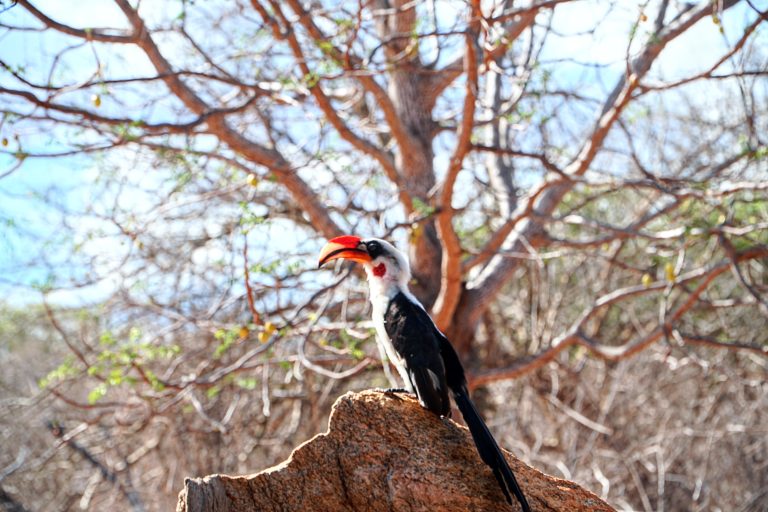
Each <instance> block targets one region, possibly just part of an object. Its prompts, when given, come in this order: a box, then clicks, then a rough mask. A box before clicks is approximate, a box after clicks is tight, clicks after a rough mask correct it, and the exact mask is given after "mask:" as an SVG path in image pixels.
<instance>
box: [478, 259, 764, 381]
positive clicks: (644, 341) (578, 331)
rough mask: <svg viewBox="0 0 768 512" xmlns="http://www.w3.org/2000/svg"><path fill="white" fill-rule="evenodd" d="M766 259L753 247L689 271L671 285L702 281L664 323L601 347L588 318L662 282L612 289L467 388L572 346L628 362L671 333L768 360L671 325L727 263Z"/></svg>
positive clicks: (509, 375) (752, 348) (526, 369)
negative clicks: (551, 335) (557, 331)
mask: <svg viewBox="0 0 768 512" xmlns="http://www.w3.org/2000/svg"><path fill="white" fill-rule="evenodd" d="M767 256H768V247H765V246H763V247H755V248H752V249H748V250H746V251H743V252H741V253H739V254H737V255H735V256H734V258H735V259H734V260H731V258H728V259H727V260H725V261H721V262H719V263H717V264H715V265H713V266H711V267H709V268H708V269H700V270H697V271H693V272H689V273H688V274H686V275H683V276H680V277H679V278H678V279H677V280H676V281H675V282H674V283H673V286H679V285H681V284H685V283H688V282H691V281H693V280H695V279H702V281H701V282H700V283H699V284H698V286H696V288H695V289H694V290H693V291H692V292H691V294H690V295H689V297H688V299H687V300H686V301H685V302H684V303H683V304H681V305H680V306H679V307H678V308H677V309H676V310H675V311H673V312H672V313H671V314H669V315H667V316H666V318H665V322H664V323H663V324H660V325H658V326H657V327H656V328H655V329H653V330H652V331H651V332H650V333H649V334H646V335H645V336H642V337H640V338H639V339H636V340H630V341H627V342H626V343H624V344H622V345H619V346H613V345H605V344H602V343H600V342H599V341H597V340H594V339H593V338H591V337H589V336H588V335H587V334H586V333H585V332H584V329H585V328H586V324H587V322H588V321H589V319H590V318H592V317H593V316H594V315H595V314H597V313H598V311H599V310H600V309H602V308H604V307H605V306H608V305H611V304H615V303H617V302H619V301H621V300H624V299H627V298H630V297H634V296H636V295H640V294H644V293H650V292H652V291H657V290H660V289H664V288H666V284H665V283H657V284H655V285H651V286H649V287H645V286H634V287H630V288H625V289H622V290H615V291H614V292H611V293H609V294H607V295H604V296H603V297H601V298H599V299H597V300H596V301H595V303H594V305H593V306H592V308H590V309H589V310H587V311H585V312H584V313H583V314H582V315H581V317H580V318H579V320H577V321H576V322H575V323H574V324H573V325H572V326H571V328H570V329H568V331H567V332H565V333H563V334H561V335H560V336H558V337H557V338H555V339H554V340H553V341H552V345H551V346H550V347H548V348H546V349H544V350H542V351H540V352H538V353H536V354H533V355H530V356H526V357H523V358H521V359H519V360H517V361H515V362H514V364H512V365H510V366H508V367H505V368H496V369H493V370H488V371H484V372H480V373H476V374H474V375H471V376H470V377H469V381H470V387H479V386H483V385H486V384H490V383H492V382H497V381H501V380H509V379H514V378H517V377H520V376H522V375H525V374H527V373H530V372H532V371H535V370H537V369H538V368H541V367H542V366H544V365H545V364H547V363H548V362H550V361H552V360H554V359H555V357H556V356H557V355H558V354H559V353H561V352H562V351H564V350H566V349H568V348H570V347H573V346H577V345H578V346H581V347H584V348H585V349H587V351H589V353H591V354H592V355H593V356H595V357H597V358H599V359H603V360H605V361H620V360H622V359H628V358H630V357H632V356H634V355H636V354H638V353H640V352H642V351H643V350H645V349H647V348H649V347H650V346H652V345H653V344H654V343H656V342H658V341H659V340H661V339H662V338H664V337H665V336H667V335H668V334H669V333H670V332H674V334H675V338H676V339H677V340H678V341H680V340H682V342H684V343H689V344H695V345H704V346H709V347H713V348H724V349H728V350H740V351H748V352H751V353H754V354H757V355H760V356H764V357H768V346H758V345H754V344H750V343H744V342H740V341H733V342H725V341H719V340H716V339H714V338H711V337H709V336H702V335H698V334H684V333H681V332H679V331H677V330H676V327H675V324H676V322H677V321H678V320H680V318H682V316H683V315H684V314H685V313H687V312H688V311H689V310H690V309H691V308H692V307H693V306H694V305H695V304H696V303H697V301H698V299H699V297H700V296H701V294H702V293H703V292H704V291H705V290H706V289H707V288H708V287H709V285H710V284H711V283H712V281H714V280H715V278H716V277H718V276H719V275H721V274H723V273H724V272H726V271H728V269H730V268H731V262H732V261H734V262H742V261H747V260H754V259H760V258H765V257H767Z"/></svg>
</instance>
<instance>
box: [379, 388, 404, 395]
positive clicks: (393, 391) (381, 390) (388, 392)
mask: <svg viewBox="0 0 768 512" xmlns="http://www.w3.org/2000/svg"><path fill="white" fill-rule="evenodd" d="M373 390H374V391H378V392H379V393H384V394H385V395H396V394H397V393H406V394H410V393H411V392H410V391H408V390H407V389H405V388H386V389H385V388H374V389H373Z"/></svg>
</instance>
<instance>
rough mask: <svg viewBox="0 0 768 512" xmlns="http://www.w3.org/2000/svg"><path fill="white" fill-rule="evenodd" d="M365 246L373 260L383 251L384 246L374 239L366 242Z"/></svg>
mask: <svg viewBox="0 0 768 512" xmlns="http://www.w3.org/2000/svg"><path fill="white" fill-rule="evenodd" d="M365 248H366V249H367V250H368V255H369V256H370V257H371V258H372V259H374V260H375V259H376V258H378V257H379V256H381V255H382V254H383V253H384V248H383V247H382V246H381V244H380V243H379V242H376V241H375V240H374V241H371V242H366V243H365Z"/></svg>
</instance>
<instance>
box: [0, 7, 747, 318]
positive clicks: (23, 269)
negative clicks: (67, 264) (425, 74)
mask: <svg viewBox="0 0 768 512" xmlns="http://www.w3.org/2000/svg"><path fill="white" fill-rule="evenodd" d="M606 4H607V3H606V2H600V1H582V2H574V3H572V4H565V5H562V6H558V8H557V11H556V16H555V27H556V28H557V31H558V32H561V33H562V34H564V35H571V34H579V33H582V32H584V30H585V29H586V28H587V27H589V26H590V24H591V23H593V21H594V19H595V17H602V16H604V15H605V12H606ZM619 4H620V7H618V8H617V9H616V11H615V12H612V13H611V15H610V16H607V17H606V18H605V22H604V23H601V26H600V29H599V31H598V32H597V33H596V34H594V35H592V34H586V33H585V34H584V35H582V36H579V37H577V38H573V37H567V38H566V37H563V38H561V41H559V42H558V40H557V39H558V38H557V37H555V38H554V40H553V41H551V42H550V46H549V47H548V49H547V51H545V52H544V53H543V54H542V58H543V59H544V60H547V59H553V60H554V59H573V60H577V61H583V60H586V59H585V57H588V58H589V59H590V60H595V59H596V60H597V61H599V62H600V63H603V64H605V65H606V66H611V67H615V68H616V72H617V73H620V72H621V69H622V66H623V61H624V56H625V54H626V51H627V49H626V41H627V34H628V33H629V30H630V27H631V26H632V24H633V23H634V21H635V20H636V19H637V17H638V7H637V4H638V3H637V2H625V3H621V2H620V3H619ZM760 4H761V2H756V3H755V5H760ZM180 5H181V3H180V2H168V3H159V2H151V3H150V2H144V3H143V7H144V9H145V13H144V14H145V15H147V16H148V17H149V19H150V23H151V20H152V19H153V18H154V19H168V18H173V17H174V16H175V15H176V14H177V11H178V9H179V6H180ZM209 5H211V4H209ZM39 6H41V8H43V9H44V10H45V12H46V13H47V14H49V15H50V16H51V17H53V18H54V19H57V20H60V21H62V22H64V23H70V24H72V25H74V26H79V27H90V26H94V27H98V26H109V27H117V28H125V27H127V23H126V21H125V18H124V16H123V14H122V13H121V12H120V11H119V9H118V8H117V7H116V6H115V5H114V4H113V3H112V2H108V1H105V0H84V1H77V2H75V1H47V2H40V3H39ZM158 6H160V7H158ZM152 9H154V10H152ZM440 12H441V13H442V14H439V15H443V16H445V15H446V13H448V12H450V11H448V10H445V11H440ZM648 15H649V17H650V18H652V13H650V12H649V13H648ZM750 15H751V12H750V9H749V8H748V6H746V4H743V5H740V6H737V7H736V8H734V9H731V10H729V11H728V12H727V13H726V16H725V17H724V20H723V22H724V25H723V27H724V33H725V38H726V39H728V40H730V41H733V40H734V39H735V38H736V37H737V36H738V35H739V34H740V31H741V28H742V27H743V26H744V20H745V19H746V18H750V17H751V16H750ZM0 19H1V20H2V22H3V23H7V24H12V25H13V24H19V25H21V24H24V25H29V24H34V22H33V21H31V18H30V16H29V15H27V14H26V12H24V11H23V9H22V8H21V7H15V8H13V9H10V10H8V11H6V12H4V13H2V14H0ZM651 23H652V19H650V20H648V21H647V22H645V23H644V24H641V26H640V31H641V33H640V34H638V36H639V37H637V40H638V41H643V40H644V39H645V35H646V34H644V33H642V32H644V31H645V32H647V31H648V30H650V26H651ZM69 41H70V39H69V38H63V37H62V36H60V35H56V34H54V33H46V34H43V36H42V37H41V36H40V35H39V34H37V33H29V32H26V33H13V32H9V31H6V30H3V29H0V59H2V60H3V61H4V62H6V63H7V64H9V65H10V66H12V67H13V66H24V67H25V73H27V74H28V76H31V77H38V78H41V79H42V80H44V78H45V75H46V73H47V72H48V68H47V66H45V65H44V63H45V61H46V55H48V54H50V48H56V47H59V46H61V45H62V44H69ZM723 44H724V36H723V35H721V34H720V32H719V29H718V27H717V26H716V25H715V24H714V23H713V22H712V21H711V20H703V21H702V22H700V23H699V24H698V25H697V26H696V27H695V28H694V29H693V30H692V31H691V32H689V33H688V34H686V36H685V37H684V38H681V40H678V41H675V42H673V43H672V44H671V45H670V46H669V47H668V48H667V49H666V50H665V53H664V58H663V59H662V60H661V61H660V62H659V65H658V67H657V68H655V69H656V71H657V72H658V73H659V74H660V75H661V76H664V77H665V78H666V79H674V78H676V77H678V76H682V75H684V74H686V73H688V72H690V71H691V70H693V69H703V68H704V67H706V66H708V65H709V64H710V63H712V62H713V56H718V55H720V54H721V53H722V48H723ZM120 51H121V52H123V53H124V54H123V56H122V57H123V59H124V61H125V62H126V63H129V64H130V69H129V71H130V73H135V74H142V73H146V74H150V73H151V68H150V66H149V63H148V62H147V61H146V59H145V58H144V57H143V56H140V55H139V54H138V53H137V52H136V51H135V50H133V49H131V48H130V47H124V48H122V49H121V50H120ZM78 55H81V57H78V58H76V59H74V60H71V61H70V68H68V69H67V70H65V71H66V72H67V73H70V74H71V77H72V80H73V81H76V79H77V78H78V77H84V76H87V75H88V74H89V73H91V72H92V70H93V65H94V60H93V57H92V55H89V54H88V52H82V53H81V54H78ZM80 59H82V60H80ZM78 62H81V63H82V66H81V67H79V66H78V65H77V64H78ZM558 72H559V76H558V79H560V80H564V81H567V80H569V79H570V78H572V79H574V80H580V79H581V76H582V75H583V72H584V71H583V69H582V68H580V67H579V66H575V65H573V64H568V63H563V64H562V65H561V66H559V67H558ZM0 84H2V85H4V86H13V87H16V86H17V85H18V84H14V81H13V80H12V79H10V78H9V77H8V75H2V74H0ZM595 87H596V88H599V87H600V86H599V85H596V86H595ZM590 93H591V94H595V96H600V95H604V93H605V91H602V90H595V91H590ZM2 101H4V99H3V98H2V96H0V102H2ZM105 108H106V107H105ZM155 115H157V116H160V117H162V116H163V112H162V111H159V112H156V113H155ZM0 133H1V134H2V137H5V138H8V139H9V143H10V147H11V148H12V147H13V144H14V143H15V142H14V134H13V133H12V132H11V131H9V129H8V127H7V125H6V126H3V127H2V128H0ZM32 144H36V145H37V147H31V148H30V149H33V150H47V151H56V150H57V149H61V148H62V147H64V146H63V145H62V144H61V143H60V142H59V141H57V140H56V136H55V133H52V134H50V135H49V137H46V138H42V139H38V140H35V141H34V142H32ZM437 158H438V160H439V161H440V162H442V164H439V165H443V166H444V165H445V164H446V163H447V158H446V156H445V155H441V154H439V153H438V157H437ZM15 162H16V159H15V157H13V155H8V154H6V155H3V154H0V175H2V174H3V173H4V172H5V171H6V169H9V168H10V167H11V166H13V165H14V163H15ZM97 165H98V163H96V162H94V161H93V160H92V159H91V158H89V157H85V156H72V157H67V158H50V159H44V158H30V159H28V160H27V161H25V162H24V164H23V166H22V167H21V168H20V169H19V170H18V171H16V172H13V173H11V174H9V175H8V176H6V177H4V178H2V179H0V296H3V297H5V300H6V301H10V302H13V303H17V304H24V303H28V302H34V301H36V300H37V299H38V298H39V295H37V294H36V293H35V292H33V291H30V290H29V285H33V284H42V283H45V282H46V280H47V279H48V274H49V272H50V270H49V269H48V268H46V267H45V266H41V265H39V264H38V263H39V261H40V259H39V257H38V255H40V254H44V255H45V256H46V258H48V259H49V260H50V261H51V262H52V263H53V265H52V266H53V267H55V268H56V272H57V273H62V274H64V275H66V274H71V275H77V274H78V273H79V272H83V271H85V269H78V268H63V266H57V265H56V262H57V261H58V258H59V257H60V255H59V254H57V251H58V252H60V251H61V247H63V246H65V244H66V240H64V239H62V238H61V235H62V233H60V232H59V231H58V230H57V228H56V226H57V225H58V224H59V223H58V222H57V213H56V212H55V211H53V210H52V209H48V208H45V207H44V206H43V203H42V202H41V201H40V200H39V197H40V196H43V195H49V196H50V197H51V198H53V199H54V200H55V201H57V202H58V203H60V204H61V205H63V206H64V207H66V208H71V209H75V210H76V209H78V208H80V207H82V205H83V204H85V202H86V201H88V200H89V191H90V187H91V182H92V181H93V179H94V177H95V176H96V175H97V172H98V171H97ZM20 285H21V286H20ZM104 286H105V288H104V289H103V290H101V291H90V292H88V293H89V294H91V295H90V297H91V298H93V297H98V296H99V295H101V294H102V293H105V292H106V291H107V290H108V288H109V285H108V283H107V284H105V285H104ZM88 293H86V294H85V296H88ZM83 297H84V295H83V293H81V292H78V293H77V294H75V295H70V296H68V297H67V296H63V298H62V300H63V301H64V302H67V301H74V302H77V301H80V300H83Z"/></svg>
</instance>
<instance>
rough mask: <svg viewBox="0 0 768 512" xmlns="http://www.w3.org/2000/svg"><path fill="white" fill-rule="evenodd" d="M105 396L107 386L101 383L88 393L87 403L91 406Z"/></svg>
mask: <svg viewBox="0 0 768 512" xmlns="http://www.w3.org/2000/svg"><path fill="white" fill-rule="evenodd" d="M106 394H107V385H106V383H104V382H102V383H101V384H99V385H98V386H96V387H95V388H93V389H92V390H91V392H90V393H88V403H89V404H91V405H93V404H95V403H96V402H98V401H99V400H100V399H101V398H103V397H104V395H106Z"/></svg>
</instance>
